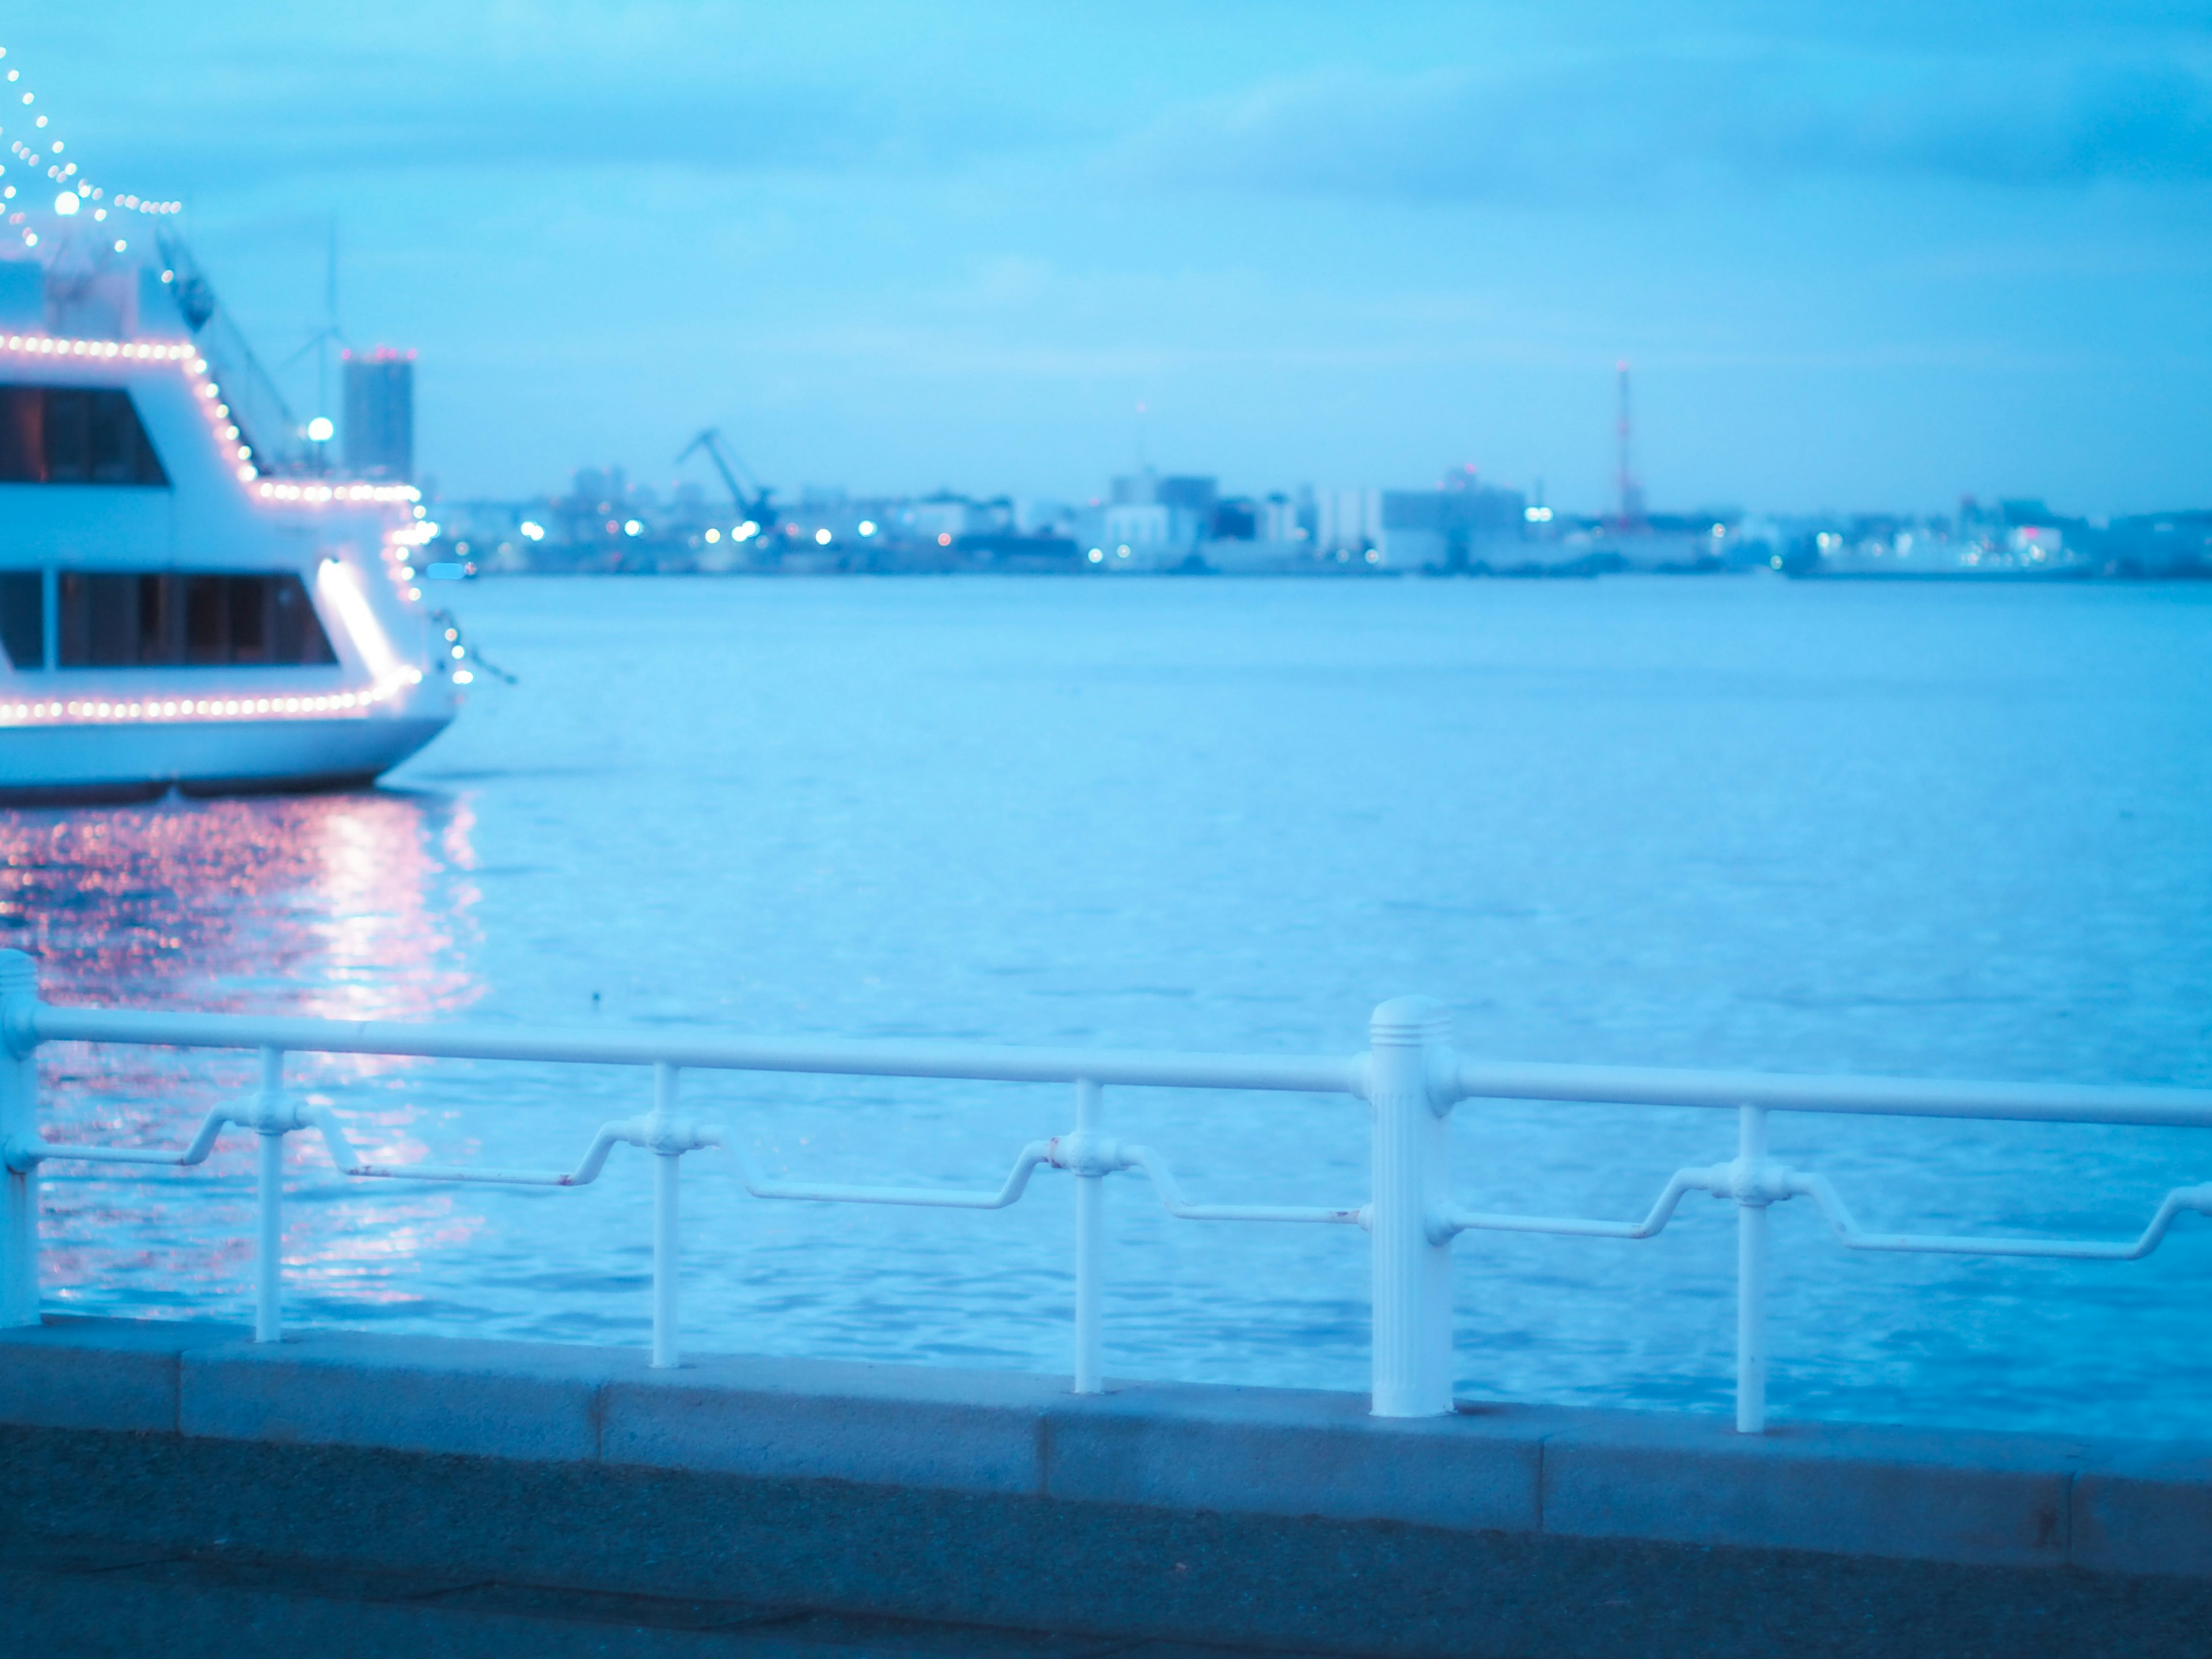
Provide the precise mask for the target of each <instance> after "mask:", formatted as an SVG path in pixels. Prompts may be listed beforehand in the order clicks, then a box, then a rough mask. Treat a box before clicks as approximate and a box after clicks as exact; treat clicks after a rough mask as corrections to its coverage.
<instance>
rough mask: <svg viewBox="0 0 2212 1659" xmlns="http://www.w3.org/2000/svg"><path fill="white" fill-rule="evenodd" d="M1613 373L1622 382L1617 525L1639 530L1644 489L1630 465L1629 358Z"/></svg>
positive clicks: (1619, 364)
mask: <svg viewBox="0 0 2212 1659" xmlns="http://www.w3.org/2000/svg"><path fill="white" fill-rule="evenodd" d="M1613 373H1614V374H1616V375H1617V376H1618V377H1619V379H1620V419H1619V420H1618V421H1617V422H1615V424H1614V428H1613V429H1614V433H1615V435H1616V436H1617V437H1618V438H1619V440H1620V477H1619V478H1618V479H1617V481H1616V482H1617V483H1618V486H1619V489H1620V518H1619V519H1618V520H1617V521H1616V525H1617V527H1618V528H1619V529H1620V530H1623V531H1629V530H1637V529H1641V528H1642V527H1643V524H1644V489H1643V486H1642V485H1640V484H1638V483H1637V482H1636V474H1635V473H1634V472H1633V471H1631V470H1630V468H1629V465H1628V436H1629V427H1628V359H1627V358H1626V357H1623V358H1622V359H1621V360H1620V362H1617V363H1615V364H1614V365H1613Z"/></svg>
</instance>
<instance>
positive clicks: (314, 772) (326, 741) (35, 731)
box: [0, 714, 452, 806]
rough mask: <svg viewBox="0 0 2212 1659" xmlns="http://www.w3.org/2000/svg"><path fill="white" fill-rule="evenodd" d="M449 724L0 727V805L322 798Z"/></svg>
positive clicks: (378, 771)
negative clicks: (274, 794) (277, 794)
mask: <svg viewBox="0 0 2212 1659" xmlns="http://www.w3.org/2000/svg"><path fill="white" fill-rule="evenodd" d="M451 718H452V717H451V716H450V715H444V714H440V715H395V716H390V717H373V718H369V719H361V718H356V719H352V720H228V721H208V722H205V723H197V724H188V723H185V722H183V721H175V722H167V721H165V722H162V723H161V724H160V725H151V724H136V723H133V724H118V725H114V726H100V725H70V726H17V727H13V728H0V805H15V806H23V805H61V804H66V803H71V802H80V801H97V800H129V799H146V798H148V797H150V796H155V795H159V794H163V793H167V791H169V790H171V789H177V790H180V791H182V792H183V793H186V794H193V795H216V794H250V793H264V792H269V791H274V790H286V789H329V788H338V787H345V786H348V785H360V784H366V783H368V782H370V781H373V780H374V779H375V778H378V777H380V776H381V775H383V774H384V773H386V772H388V771H390V770H391V769H392V768H393V767H395V766H397V765H398V764H399V763H400V762H401V761H404V760H405V759H406V758H407V757H409V756H410V755H411V754H413V753H414V752H415V751H416V750H418V749H420V748H422V745H423V744H426V743H428V742H429V741H430V739H431V738H435V737H436V736H437V735H438V733H439V732H442V731H443V730H445V728H446V726H447V724H448V722H449V721H450V720H451Z"/></svg>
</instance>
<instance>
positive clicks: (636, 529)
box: [623, 519, 645, 536]
mask: <svg viewBox="0 0 2212 1659" xmlns="http://www.w3.org/2000/svg"><path fill="white" fill-rule="evenodd" d="M643 534H645V526H644V525H642V524H641V523H640V522H639V521H638V520H635V519H630V520H625V521H624V523H623V535H625V536H642V535H643Z"/></svg>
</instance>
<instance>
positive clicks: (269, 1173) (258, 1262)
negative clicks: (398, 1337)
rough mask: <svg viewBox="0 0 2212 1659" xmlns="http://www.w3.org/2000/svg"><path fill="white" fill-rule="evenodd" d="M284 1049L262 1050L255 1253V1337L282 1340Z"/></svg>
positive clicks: (256, 1125)
mask: <svg viewBox="0 0 2212 1659" xmlns="http://www.w3.org/2000/svg"><path fill="white" fill-rule="evenodd" d="M283 1097H284V1051H283V1049H281V1048H264V1049H263V1050H262V1051H261V1103H260V1108H259V1110H258V1112H257V1114H256V1118H257V1121H256V1122H255V1124H254V1126H253V1127H254V1130H255V1133H258V1135H259V1136H260V1137H261V1148H260V1151H261V1159H260V1170H259V1174H260V1180H259V1183H258V1184H259V1189H260V1191H259V1196H260V1211H261V1212H260V1217H259V1220H260V1241H259V1245H258V1249H256V1251H255V1252H254V1261H253V1268H254V1285H253V1340H255V1341H256V1342H282V1341H283V1340H284V1254H283V1253H284V1135H285V1132H286V1130H287V1129H288V1128H289V1127H290V1126H289V1123H288V1122H287V1121H286V1116H287V1115H286V1113H285V1112H284V1109H283Z"/></svg>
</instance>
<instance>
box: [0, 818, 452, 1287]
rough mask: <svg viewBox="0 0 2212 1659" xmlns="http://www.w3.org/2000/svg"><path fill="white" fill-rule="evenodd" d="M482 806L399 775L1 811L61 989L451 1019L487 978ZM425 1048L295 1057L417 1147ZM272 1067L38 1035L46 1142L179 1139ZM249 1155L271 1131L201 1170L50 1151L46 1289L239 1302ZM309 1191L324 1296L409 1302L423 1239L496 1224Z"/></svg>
mask: <svg viewBox="0 0 2212 1659" xmlns="http://www.w3.org/2000/svg"><path fill="white" fill-rule="evenodd" d="M472 823H473V817H472V814H471V811H470V809H469V807H468V806H467V805H466V804H465V802H457V801H454V800H452V799H447V798H445V797H442V796H438V795H425V794H416V793H404V792H399V791H386V792H379V793H355V794H337V795H315V796H301V797H289V798H281V797H280V798H269V799H240V800H215V801H185V800H178V801H169V802H163V803H158V804H155V805H143V806H128V807H112V808H94V809H76V810H70V811H60V810H54V811H18V812H12V813H6V814H0V870H4V874H3V875H0V880H4V884H5V885H4V895H5V896H4V899H0V918H4V921H5V923H6V925H7V926H8V927H9V930H10V935H9V943H12V944H14V945H16V946H18V947H19V948H21V949H24V950H27V951H31V952H33V954H34V955H35V956H36V957H38V959H39V971H40V991H41V994H42V995H44V996H46V998H47V999H48V1000H52V1001H55V1002H62V1003H69V1002H100V1003H104V1004H108V1005H111V1006H125V1007H160V1008H169V1009H179V1008H197V1009H203V1010H208V1011H222V1012H243V1011H252V1012H263V1013H280V1014H295V1015H301V1016H307V1017H312V1018H330V1019H428V1018H439V1017H451V1016H453V1015H454V1014H456V1013H458V1012H460V1011H461V1010H463V1009H465V1008H466V1007H467V1006H469V1005H470V1004H471V1002H473V1001H474V1000H476V998H477V995H478V994H479V990H478V987H477V985H476V984H475V982H474V981H473V980H472V978H471V974H470V970H469V966H468V953H469V947H470V946H471V944H472V943H473V923H472V920H471V918H472V913H473V910H474V908H475V905H476V902H477V892H476V890H475V889H474V887H473V885H472V884H471V882H470V880H469V878H468V874H467V872H468V871H469V869H470V868H471V866H472V864H473V862H474V856H473V854H472V853H471V849H470V844H469V841H470V834H471V827H472ZM419 1069H420V1068H419V1067H418V1066H414V1065H412V1064H410V1062H407V1061H404V1060H388V1059H383V1058H380V1057H374V1056H328V1057H325V1056H314V1057H302V1058H300V1059H295V1060H294V1061H293V1062H292V1063H291V1068H290V1075H291V1077H292V1078H293V1079H296V1080H298V1081H299V1082H300V1083H301V1085H303V1086H301V1094H302V1096H303V1097H304V1098H307V1099H310V1100H313V1101H316V1102H318V1103H337V1104H340V1105H342V1106H343V1108H344V1109H346V1110H347V1112H348V1113H349V1116H350V1117H351V1119H352V1121H354V1122H355V1123H356V1124H357V1125H359V1127H360V1130H361V1132H362V1138H363V1139H368V1140H371V1141H374V1143H375V1144H376V1145H377V1146H379V1148H380V1151H381V1152H386V1153H387V1154H389V1155H391V1156H393V1157H396V1158H421V1157H422V1155H423V1152H422V1141H421V1139H420V1138H419V1134H418V1133H417V1132H416V1125H417V1122H418V1120H419V1119H420V1117H421V1115H422V1107H421V1105H420V1104H419V1103H417V1102H416V1098H415V1097H414V1094H413V1091H412V1088H411V1085H412V1083H413V1080H414V1074H415V1073H416V1072H417V1071H419ZM40 1086H41V1091H42V1097H43V1099H42V1117H43V1121H44V1123H45V1126H46V1134H47V1136H48V1138H49V1139H56V1140H63V1141H90V1142H96V1143H99V1144H101V1145H108V1146H163V1147H173V1146H181V1145H182V1144H183V1143H184V1141H185V1139H187V1138H188V1137H189V1136H190V1134H191V1131H192V1129H193V1127H196V1126H197V1123H198V1121H200V1119H201V1118H202V1117H203V1116H204V1114H205V1113H206V1112H207V1110H208V1109H210V1107H211V1106H214V1105H216V1103H221V1102H225V1101H237V1100H239V1099H241V1098H244V1097H250V1096H251V1095H252V1092H253V1091H254V1090H255V1089H256V1088H257V1086H258V1062H257V1060H255V1059H254V1057H253V1056H252V1055H240V1054H228V1053H224V1052H222V1051H198V1050H179V1049H171V1048H130V1047H107V1046H105V1045H99V1046H94V1045H87V1044H82V1043H53V1044H49V1045H47V1046H46V1048H44V1049H43V1050H42V1051H41V1053H40ZM295 1144H296V1143H295ZM253 1161H254V1151H253V1137H252V1136H251V1135H250V1134H246V1133H241V1132H240V1131H237V1130H235V1129H233V1130H230V1131H228V1132H227V1133H225V1136H224V1138H223V1139H222V1140H220V1141H219V1142H217V1144H216V1150H215V1151H214V1152H213V1153H212V1154H211V1155H210V1158H209V1159H208V1161H207V1162H206V1163H205V1164H203V1165H201V1166H199V1167H198V1168H197V1169H196V1170H179V1171H167V1170H152V1171H146V1172H143V1173H142V1174H140V1175H135V1176H117V1175H115V1174H113V1173H112V1172H109V1171H102V1170H98V1169H97V1168H96V1167H94V1166H87V1165H82V1164H76V1165H72V1164H48V1165H46V1168H45V1170H44V1171H43V1172H42V1185H43V1188H44V1191H45V1205H44V1224H43V1226H44V1233H45V1237H46V1257H45V1262H44V1271H45V1274H46V1293H47V1295H48V1297H50V1298H51V1300H52V1302H53V1303H55V1304H58V1305H61V1306H65V1307H74V1308H79V1309H83V1310H106V1309H118V1310H119V1309H134V1310H146V1311H154V1312H160V1311H171V1310H173V1311H176V1312H179V1313H187V1314H195V1315H201V1316H204V1315H206V1314H207V1313H209V1312H210V1311H215V1312H220V1313H226V1314H231V1315H235V1314H236V1313H237V1312H238V1311H239V1310H240V1308H241V1307H242V1306H243V1305H244V1304H243V1298H244V1297H245V1296H246V1294H247V1287H248V1285H249V1284H250V1280H251V1277H252V1245H251V1243H250V1240H251V1235H252V1226H253V1214H254V1202H255V1200H254V1188H253ZM295 1162H296V1160H295ZM299 1197H300V1200H302V1201H298V1202H295V1204H294V1205H293V1206H292V1207H291V1208H290V1210H289V1212H288V1215H287V1218H286V1220H287V1225H286V1230H285V1257H286V1269H287V1273H288V1276H289V1279H290V1280H291V1282H292V1284H293V1285H295V1286H296V1296H295V1299H296V1301H297V1303H298V1305H300V1306H301V1308H302V1309H303V1310H313V1309H316V1308H318V1307H333V1308H343V1307H353V1308H362V1307H368V1306H374V1305H376V1304H387V1305H388V1304H409V1303H411V1302H414V1301H416V1300H417V1299H419V1297H418V1294H417V1293H416V1292H415V1291H411V1290H410V1289H409V1288H408V1280H409V1279H410V1275H411V1272H412V1269H413V1266H414V1264H415V1263H416V1261H418V1260H419V1259H420V1256H421V1255H422V1253H423V1252H424V1251H425V1250H426V1249H442V1248H447V1247H453V1246H459V1245H462V1244H465V1243H466V1242H467V1241H468V1240H469V1239H470V1238H471V1237H473V1236H474V1234H475V1233H476V1232H477V1230H478V1228H479V1227H480V1225H481V1220H480V1218H479V1217H478V1216H477V1214H476V1212H474V1211H473V1210H471V1208H470V1207H469V1206H467V1205H465V1204H464V1203H460V1202H458V1201H457V1195H456V1194H454V1193H453V1192H452V1191H451V1190H441V1189H439V1188H399V1189H398V1190H396V1191H393V1192H390V1193H377V1194H368V1193H364V1192H359V1191H356V1192H354V1193H353V1194H346V1193H345V1189H344V1188H338V1187H336V1186H335V1185H334V1184H332V1183H328V1182H325V1183H324V1185H323V1188H322V1190H316V1189H315V1188H313V1187H310V1188H309V1189H308V1190H307V1191H305V1192H303V1193H301V1194H300V1195H299Z"/></svg>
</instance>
